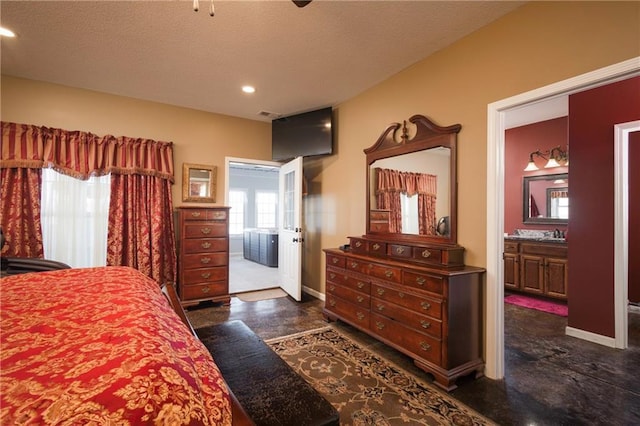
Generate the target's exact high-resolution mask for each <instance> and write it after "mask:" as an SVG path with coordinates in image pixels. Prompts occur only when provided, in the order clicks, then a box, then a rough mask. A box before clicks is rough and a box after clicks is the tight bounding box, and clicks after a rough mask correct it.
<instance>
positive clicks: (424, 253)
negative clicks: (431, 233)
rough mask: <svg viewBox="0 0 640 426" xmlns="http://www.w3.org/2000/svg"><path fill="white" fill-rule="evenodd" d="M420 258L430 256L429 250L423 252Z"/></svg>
mask: <svg viewBox="0 0 640 426" xmlns="http://www.w3.org/2000/svg"><path fill="white" fill-rule="evenodd" d="M421 255H422V257H424V258H427V257H429V256H431V252H430V251H429V250H423V251H422V253H421Z"/></svg>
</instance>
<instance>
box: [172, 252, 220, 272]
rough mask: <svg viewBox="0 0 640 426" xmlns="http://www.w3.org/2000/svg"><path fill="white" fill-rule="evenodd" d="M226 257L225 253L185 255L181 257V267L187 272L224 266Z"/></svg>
mask: <svg viewBox="0 0 640 426" xmlns="http://www.w3.org/2000/svg"><path fill="white" fill-rule="evenodd" d="M227 257H228V256H227V253H226V252H219V253H199V254H185V255H184V256H183V257H182V267H183V268H184V269H185V270H188V269H195V268H205V267H207V266H225V265H226V264H227Z"/></svg>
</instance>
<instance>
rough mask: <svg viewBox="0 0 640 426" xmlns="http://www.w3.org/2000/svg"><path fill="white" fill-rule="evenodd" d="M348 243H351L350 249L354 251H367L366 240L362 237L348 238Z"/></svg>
mask: <svg viewBox="0 0 640 426" xmlns="http://www.w3.org/2000/svg"><path fill="white" fill-rule="evenodd" d="M349 244H350V245H351V251H352V252H354V253H366V252H367V249H368V247H367V241H366V240H363V239H362V238H354V237H350V238H349Z"/></svg>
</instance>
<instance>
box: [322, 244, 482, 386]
mask: <svg viewBox="0 0 640 426" xmlns="http://www.w3.org/2000/svg"><path fill="white" fill-rule="evenodd" d="M324 251H325V254H326V303H325V308H324V311H323V312H324V315H325V317H326V318H327V319H328V320H338V319H339V320H342V321H344V322H346V323H348V324H350V325H352V326H354V327H356V328H358V329H360V330H361V331H364V332H365V333H367V334H369V335H371V336H373V337H375V338H377V339H378V340H380V341H382V342H384V343H386V344H388V345H389V346H392V347H394V348H395V349H397V350H399V351H401V352H403V353H405V354H406V355H408V356H410V357H412V358H413V359H414V363H415V364H416V365H417V366H418V367H420V368H421V369H423V370H425V371H427V372H429V373H431V374H433V376H434V377H435V379H436V381H435V383H436V384H437V385H439V386H440V387H442V388H443V389H445V390H447V391H451V390H453V389H455V388H456V385H455V381H456V379H457V378H459V377H462V376H465V375H468V374H470V373H473V372H475V374H476V377H479V376H481V375H482V374H483V373H484V362H483V360H482V340H481V339H482V324H483V321H482V305H481V303H482V288H481V285H482V280H481V276H482V274H483V273H484V270H483V269H482V268H475V267H469V266H461V267H460V268H456V269H454V270H445V269H438V268H432V267H429V266H423V265H419V264H414V263H410V262H403V261H401V260H395V259H389V258H384V257H375V256H370V255H367V254H358V253H354V252H352V251H342V250H338V249H326V250H324Z"/></svg>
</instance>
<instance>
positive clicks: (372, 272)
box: [366, 263, 402, 283]
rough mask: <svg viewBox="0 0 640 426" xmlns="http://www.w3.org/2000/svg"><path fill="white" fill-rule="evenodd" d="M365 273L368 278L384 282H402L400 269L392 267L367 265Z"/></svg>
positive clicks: (375, 264) (374, 264)
mask: <svg viewBox="0 0 640 426" xmlns="http://www.w3.org/2000/svg"><path fill="white" fill-rule="evenodd" d="M366 273H367V275H369V276H372V277H376V278H381V279H383V280H386V281H391V282H394V283H400V282H402V269H400V268H396V267H393V266H388V265H379V264H377V263H369V264H368V265H367V267H366Z"/></svg>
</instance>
